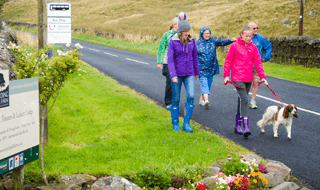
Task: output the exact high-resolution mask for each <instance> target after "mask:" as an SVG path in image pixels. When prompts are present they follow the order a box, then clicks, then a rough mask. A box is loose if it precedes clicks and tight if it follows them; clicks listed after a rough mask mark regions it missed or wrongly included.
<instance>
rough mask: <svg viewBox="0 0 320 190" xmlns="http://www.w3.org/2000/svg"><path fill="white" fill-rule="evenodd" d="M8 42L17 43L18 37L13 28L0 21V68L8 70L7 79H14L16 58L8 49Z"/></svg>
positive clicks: (15, 77)
mask: <svg viewBox="0 0 320 190" xmlns="http://www.w3.org/2000/svg"><path fill="white" fill-rule="evenodd" d="M9 42H12V43H15V44H17V45H18V39H17V36H16V34H15V32H14V30H12V29H10V28H8V27H7V26H6V23H5V22H1V23H0V49H1V51H0V70H9V80H16V79H17V76H16V74H15V72H14V70H13V65H15V64H16V59H15V57H14V55H13V53H12V52H11V51H10V50H9V49H8V45H9Z"/></svg>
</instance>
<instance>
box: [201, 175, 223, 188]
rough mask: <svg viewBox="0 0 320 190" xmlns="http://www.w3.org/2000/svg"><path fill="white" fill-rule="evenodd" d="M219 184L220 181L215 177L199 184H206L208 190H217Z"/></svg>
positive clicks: (205, 179) (207, 178)
mask: <svg viewBox="0 0 320 190" xmlns="http://www.w3.org/2000/svg"><path fill="white" fill-rule="evenodd" d="M217 182H219V180H217V179H216V178H213V177H206V178H204V179H202V180H201V181H199V183H201V184H206V187H207V190H213V189H214V188H216V186H217Z"/></svg>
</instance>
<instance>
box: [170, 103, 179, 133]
mask: <svg viewBox="0 0 320 190" xmlns="http://www.w3.org/2000/svg"><path fill="white" fill-rule="evenodd" d="M170 111H171V120H172V126H173V130H175V131H180V126H179V106H171V109H170Z"/></svg>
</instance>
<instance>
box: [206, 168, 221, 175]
mask: <svg viewBox="0 0 320 190" xmlns="http://www.w3.org/2000/svg"><path fill="white" fill-rule="evenodd" d="M219 172H220V168H219V167H212V166H210V167H209V169H208V170H207V171H205V172H203V176H204V177H211V176H214V175H218V173H219Z"/></svg>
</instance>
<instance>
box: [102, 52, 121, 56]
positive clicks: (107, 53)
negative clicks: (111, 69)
mask: <svg viewBox="0 0 320 190" xmlns="http://www.w3.org/2000/svg"><path fill="white" fill-rule="evenodd" d="M103 53H105V54H107V55H111V56H115V57H118V56H117V55H113V54H111V53H107V52H103Z"/></svg>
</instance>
